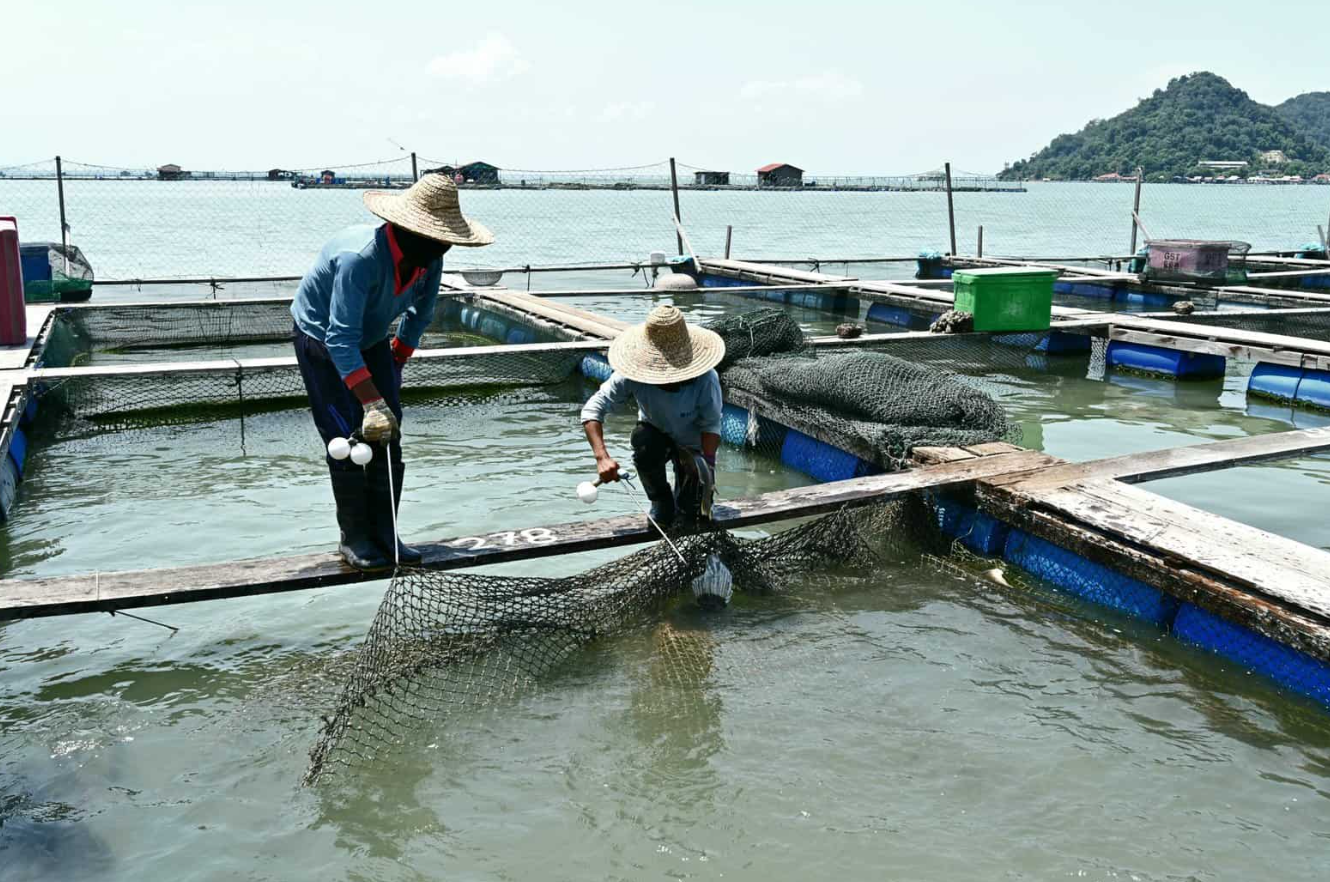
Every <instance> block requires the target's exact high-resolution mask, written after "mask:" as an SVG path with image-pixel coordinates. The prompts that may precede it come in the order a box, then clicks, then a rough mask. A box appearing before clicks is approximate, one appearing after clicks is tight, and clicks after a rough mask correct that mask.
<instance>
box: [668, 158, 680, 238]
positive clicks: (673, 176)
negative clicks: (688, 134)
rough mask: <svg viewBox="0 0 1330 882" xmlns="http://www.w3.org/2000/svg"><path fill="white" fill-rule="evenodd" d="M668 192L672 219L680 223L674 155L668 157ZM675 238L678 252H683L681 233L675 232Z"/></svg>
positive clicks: (677, 176) (677, 174) (677, 180)
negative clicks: (672, 201) (671, 200)
mask: <svg viewBox="0 0 1330 882" xmlns="http://www.w3.org/2000/svg"><path fill="white" fill-rule="evenodd" d="M670 192H671V193H673V194H674V221H675V223H676V224H678V223H682V222H683V218H681V217H680V216H679V173H678V171H677V170H676V169H675V167H674V157H673V156H671V157H670ZM674 237H675V239H677V240H678V244H679V253H680V254H683V234H682V233H679V232H677V231H676V232H675V236H674Z"/></svg>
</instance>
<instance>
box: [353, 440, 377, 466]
mask: <svg viewBox="0 0 1330 882" xmlns="http://www.w3.org/2000/svg"><path fill="white" fill-rule="evenodd" d="M373 458H374V448H373V447H370V446H369V445H368V444H357V445H356V446H355V447H352V448H351V461H352V462H353V463H355V464H356V465H362V466H363V465H364V464H365V463H367V462H369V461H370V460H371V459H373Z"/></svg>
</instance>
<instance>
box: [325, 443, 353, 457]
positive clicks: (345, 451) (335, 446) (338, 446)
mask: <svg viewBox="0 0 1330 882" xmlns="http://www.w3.org/2000/svg"><path fill="white" fill-rule="evenodd" d="M328 455H329V456H331V457H332V458H333V459H346V458H347V457H348V456H350V455H351V442H350V441H348V440H346V439H345V438H334V439H332V440H331V441H329V442H328Z"/></svg>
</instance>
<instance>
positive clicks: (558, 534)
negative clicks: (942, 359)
mask: <svg viewBox="0 0 1330 882" xmlns="http://www.w3.org/2000/svg"><path fill="white" fill-rule="evenodd" d="M1052 461H1053V460H1052V459H1051V458H1050V457H1047V456H1045V455H1044V454H1041V453H1035V452H1033V451H1020V452H1017V453H1006V454H1001V455H996V456H986V457H976V458H973V459H966V460H964V461H961V462H953V463H944V464H942V465H937V466H929V467H926V468H918V469H911V470H908V471H902V472H893V473H891V474H887V475H877V476H874V477H869V478H856V479H853V480H849V481H838V482H835V483H830V484H818V485H813V486H809V487H799V488H795V489H792V490H782V491H779V492H776V493H768V494H765V495H763V496H758V497H754V498H750V499H738V500H733V501H730V502H726V503H720V504H717V506H716V509H715V517H716V523H717V525H718V526H720V527H723V528H726V529H735V528H738V527H745V526H752V525H755V524H764V523H770V522H773V521H780V520H787V519H790V518H796V517H806V516H809V515H816V514H823V513H825V512H828V511H833V510H835V509H838V508H841V507H843V506H847V505H848V506H854V505H864V504H868V503H871V502H876V501H880V500H887V499H893V498H896V497H899V496H902V495H904V494H907V493H912V492H915V491H917V490H924V489H929V488H937V487H956V486H964V485H969V484H972V483H973V482H974V481H975V480H976V479H979V478H984V477H991V476H993V475H998V474H1003V473H1006V472H1011V471H1029V470H1032V469H1037V468H1041V467H1044V466H1046V465H1048V464H1049V463H1051V462H1052ZM653 539H654V536H653V534H652V533H649V532H648V531H647V530H646V529H645V526H644V523H643V519H642V517H641V516H631V517H618V518H608V519H604V520H594V521H582V522H576V523H569V524H561V525H558V526H554V527H546V528H533V529H526V530H521V529H519V530H515V531H509V532H499V533H489V534H486V535H484V536H476V537H461V538H456V539H446V540H441V541H439V542H433V543H427V544H424V545H420V546H418V547H419V548H420V549H421V551H423V552H424V554H425V561H424V566H426V567H428V568H430V569H440V570H446V569H457V568H462V567H474V566H483V565H486V564H493V563H501V562H504V561H513V560H525V559H530V558H537V557H547V556H550V555H557V554H570V553H575V552H581V551H592V550H595V549H603V548H617V547H622V546H627V545H634V544H641V543H645V542H651V541H653ZM386 575H387V574H385V573H377V574H366V573H362V572H359V571H356V570H353V569H351V568H349V567H347V566H346V565H345V564H343V563H342V561H341V559H340V558H339V557H338V556H337V555H335V554H307V555H300V556H296V557H284V558H269V559H264V560H246V561H231V562H227V563H222V564H213V565H206V566H192V567H178V568H171V569H157V570H142V571H136V572H122V573H101V574H85V575H80V576H59V577H53V578H47V579H33V580H22V579H11V580H5V581H0V620H8V619H19V618H32V617H38V616H52V615H67V614H73V613H86V612H106V611H111V610H117V609H130V608H134V607H142V606H154V605H162V604H173V603H192V602H195V601H200V600H218V599H222V598H227V597H248V596H253V595H257V594H270V593H275V592H280V591H293V590H300V589H306V588H317V587H323V586H330V585H346V584H353V583H358V582H366V581H374V580H378V579H383V578H386Z"/></svg>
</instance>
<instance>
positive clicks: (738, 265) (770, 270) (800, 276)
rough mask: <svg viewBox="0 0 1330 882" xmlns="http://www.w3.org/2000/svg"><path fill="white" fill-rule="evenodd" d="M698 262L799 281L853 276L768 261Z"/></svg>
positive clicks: (843, 279) (707, 266) (711, 259)
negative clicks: (836, 274)
mask: <svg viewBox="0 0 1330 882" xmlns="http://www.w3.org/2000/svg"><path fill="white" fill-rule="evenodd" d="M699 262H700V263H701V264H702V268H703V269H705V270H730V271H732V272H740V273H751V274H754V275H763V276H767V277H769V278H773V279H795V280H797V281H801V282H814V283H828V282H848V281H852V280H853V279H854V278H855V277H854V276H834V275H830V274H828V273H813V272H808V271H807V270H797V269H790V268H789V267H786V266H776V265H774V264H769V263H751V262H749V261H746V260H729V259H724V258H716V257H704V258H700V260H699Z"/></svg>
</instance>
